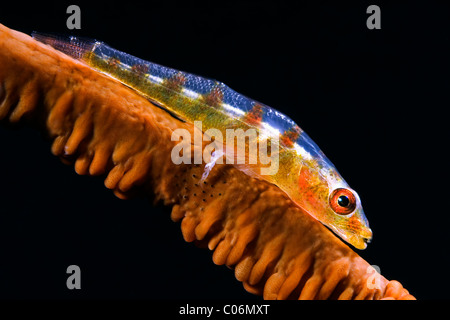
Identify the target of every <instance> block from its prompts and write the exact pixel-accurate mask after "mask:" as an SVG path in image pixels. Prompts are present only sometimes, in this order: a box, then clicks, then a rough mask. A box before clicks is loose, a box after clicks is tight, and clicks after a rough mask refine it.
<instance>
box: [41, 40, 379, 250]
mask: <svg viewBox="0 0 450 320" xmlns="http://www.w3.org/2000/svg"><path fill="white" fill-rule="evenodd" d="M33 37H34V38H35V39H36V40H38V41H41V42H43V43H45V44H48V45H50V46H52V47H54V48H55V49H57V50H60V51H62V52H64V53H66V54H67V55H69V56H71V57H73V58H75V59H78V60H81V61H83V62H84V63H86V64H87V65H89V66H90V67H92V68H93V69H95V70H97V71H99V72H102V73H105V74H107V75H109V76H111V77H113V78H115V79H117V80H119V81H121V82H122V83H124V84H125V85H127V86H129V87H131V88H133V89H134V90H136V91H137V92H139V93H140V94H141V95H143V96H145V97H147V98H148V99H149V100H151V101H152V102H154V103H156V104H157V105H159V106H160V107H162V108H164V109H166V110H168V111H170V112H171V113H173V114H174V115H176V116H177V117H179V118H180V119H182V120H184V121H186V122H189V123H193V124H194V122H195V123H200V121H201V126H202V127H201V129H202V130H203V131H207V130H209V129H217V130H219V131H221V132H225V131H226V130H227V129H242V130H244V131H246V130H248V129H254V130H256V132H257V133H258V135H257V137H256V138H253V139H256V140H257V141H256V142H257V144H259V145H261V144H266V146H267V145H269V147H270V148H271V150H272V153H276V155H277V161H278V165H277V168H276V169H277V170H276V171H273V172H270V173H269V174H261V173H260V172H259V169H261V167H262V165H261V164H260V163H258V161H256V163H255V162H253V163H254V164H253V165H251V163H252V162H251V161H247V164H246V163H245V162H244V163H243V164H242V162H241V164H239V165H236V167H237V168H238V169H240V170H242V171H244V172H245V173H247V174H249V175H252V176H254V177H256V178H259V179H264V180H266V181H268V182H270V183H273V184H275V185H277V186H278V187H279V188H280V189H282V190H283V191H284V192H285V193H286V194H287V195H288V196H289V197H290V198H291V199H292V200H293V201H294V202H295V203H296V204H297V205H298V206H299V207H301V208H302V209H303V210H305V211H306V212H308V213H309V214H310V215H311V216H313V217H314V218H316V219H317V220H319V221H320V222H322V223H323V224H324V225H325V226H327V227H328V228H330V229H331V230H332V231H333V232H335V233H336V234H337V235H339V236H340V237H341V238H342V239H343V240H345V241H347V242H348V243H350V244H352V245H353V246H355V247H356V248H359V249H364V248H365V247H366V246H367V242H369V241H370V239H371V237H372V232H371V230H370V228H369V225H368V222H367V219H366V217H365V215H364V212H363V210H362V206H361V202H360V199H359V196H358V195H357V193H356V192H355V191H354V190H352V189H351V188H350V187H349V186H348V184H347V183H346V182H345V181H344V179H343V178H342V177H341V176H340V174H339V173H338V172H337V170H336V169H335V167H334V166H333V164H332V163H331V162H330V161H329V160H328V159H327V158H326V156H325V155H324V154H323V152H322V151H321V150H320V149H319V147H318V146H317V145H316V144H315V143H314V142H313V141H312V140H311V138H310V137H309V136H308V135H307V134H306V133H305V132H304V131H303V130H301V129H300V127H299V126H298V125H297V124H296V123H295V122H294V121H293V120H291V119H290V118H289V117H287V116H285V115H284V114H282V113H280V112H278V111H277V110H275V109H273V108H271V107H269V106H266V105H264V104H262V103H260V102H257V101H255V100H252V99H250V98H248V97H246V96H244V95H242V94H240V93H238V92H236V91H234V90H232V89H231V88H229V87H228V86H227V85H225V84H224V83H222V82H218V81H215V80H211V79H206V78H203V77H200V76H197V75H194V74H191V73H187V72H182V71H179V70H175V69H172V68H168V67H164V66H161V65H159V64H156V63H152V62H148V61H145V60H142V59H139V58H136V57H134V56H132V55H129V54H127V53H124V52H121V51H118V50H116V49H113V48H111V47H109V46H108V45H106V44H105V43H103V42H99V41H95V40H86V39H80V38H75V37H68V38H65V39H62V38H59V37H54V36H50V35H44V34H38V33H34V34H33ZM223 136H225V133H224V134H223ZM251 139H252V138H250V137H249V141H248V142H247V144H246V146H247V147H246V148H245V150H246V151H248V150H247V149H248V144H249V143H250V142H251V141H250V140H251ZM233 141H234V140H233ZM274 141H275V142H274ZM227 143H228V142H227ZM275 144H276V147H277V148H274V147H275ZM229 150H230V149H225V151H224V152H225V156H226V157H232V158H235V157H236V154H233V155H231V154H230V151H229ZM275 150H276V151H275ZM227 153H228V154H227ZM272 155H273V154H272ZM337 190H338V191H340V190H343V191H345V192H350V194H349V196H348V197H350V200H351V201H353V202H354V203H353V205H354V208H353V210H352V211H351V212H349V213H348V214H342V212H343V211H342V210H341V211H342V212H341V211H339V210H337V209H342V208H339V206H338V207H337V208H336V207H333V206H336V204H335V202H336V203H339V205H340V204H342V203H344V204H345V195H344V198H342V196H340V197H339V198H336V199H337V200H336V199H334V198H333V197H334V195H335V194H336V191H337ZM348 197H347V200H348V199H349V198H348ZM334 200H336V201H334ZM341 200H342V201H341ZM343 201H344V202H343ZM344 209H345V208H344ZM347 211H348V210H347Z"/></svg>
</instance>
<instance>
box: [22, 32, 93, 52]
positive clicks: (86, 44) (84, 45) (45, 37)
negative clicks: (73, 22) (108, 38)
mask: <svg viewBox="0 0 450 320" xmlns="http://www.w3.org/2000/svg"><path fill="white" fill-rule="evenodd" d="M31 36H32V37H33V39H35V40H37V41H39V42H42V43H44V44H47V45H49V46H51V47H53V48H54V49H56V50H58V51H61V52H63V53H65V54H67V55H69V56H71V57H72V58H75V59H81V58H83V57H84V56H85V55H86V53H88V52H91V51H92V50H94V49H95V46H96V45H97V44H100V42H99V41H97V40H95V39H88V38H79V37H74V36H60V35H56V34H49V33H40V32H36V31H33V33H32V34H31Z"/></svg>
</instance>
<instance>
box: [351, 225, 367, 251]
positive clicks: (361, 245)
mask: <svg viewBox="0 0 450 320" xmlns="http://www.w3.org/2000/svg"><path fill="white" fill-rule="evenodd" d="M371 241H372V230H371V229H370V228H367V229H366V230H364V232H363V233H361V234H359V235H358V236H357V238H356V239H354V241H352V242H350V243H351V244H352V245H353V246H354V247H355V248H356V249H359V250H364V249H366V248H367V245H368V244H369V243H370V242H371Z"/></svg>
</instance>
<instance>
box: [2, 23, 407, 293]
mask: <svg viewBox="0 0 450 320" xmlns="http://www.w3.org/2000/svg"><path fill="white" fill-rule="evenodd" d="M0 65H1V68H0V119H2V121H9V122H12V123H16V122H18V121H21V120H24V121H28V122H31V123H33V124H36V125H38V126H39V127H40V128H42V129H43V130H44V131H45V132H46V134H47V135H48V137H49V138H50V139H51V140H52V141H53V145H52V153H53V154H54V155H56V156H59V157H60V158H61V159H62V160H63V161H64V162H67V163H74V165H75V170H76V172H77V173H78V174H82V175H87V174H88V175H103V174H104V175H106V179H105V186H106V187H107V188H109V189H112V190H113V191H114V193H115V194H116V195H117V196H118V197H120V198H128V197H129V196H130V195H132V194H134V193H135V192H136V191H140V192H147V193H152V194H154V197H155V199H156V200H160V201H162V202H163V203H164V204H165V205H167V206H172V214H171V218H172V220H174V221H181V230H182V233H183V236H184V239H185V240H186V241H188V242H193V241H195V242H196V243H197V244H198V245H199V246H207V247H208V248H209V249H210V250H214V254H213V261H214V263H216V264H218V265H223V264H225V265H227V266H229V267H232V268H234V270H235V275H236V278H237V279H238V280H239V281H242V282H243V285H244V287H245V289H246V290H247V291H249V292H251V293H254V294H262V295H263V296H264V298H265V299H383V298H384V299H414V297H413V296H412V295H410V294H409V293H408V291H407V290H406V289H404V288H403V287H402V285H401V284H400V283H399V282H397V281H388V280H387V279H385V278H384V277H382V276H381V275H380V276H378V279H377V281H376V283H377V285H372V284H373V280H374V279H373V277H374V274H373V273H371V272H368V270H369V269H370V265H369V264H368V263H367V262H366V261H364V260H363V259H362V258H361V257H359V256H358V255H357V254H356V253H355V252H353V251H352V250H351V249H350V248H349V247H348V246H347V245H345V244H343V243H342V242H341V240H339V239H338V238H337V237H336V236H335V235H334V234H333V233H331V232H330V231H329V230H328V229H327V228H325V227H324V226H323V225H322V224H320V223H319V222H318V221H316V220H314V219H313V218H312V217H311V216H309V215H308V214H306V213H305V212H303V211H302V210H301V209H300V208H298V207H297V206H296V205H295V204H294V203H293V202H292V201H291V200H289V198H288V197H287V196H286V195H285V194H284V193H283V192H282V191H281V190H280V189H279V188H277V187H275V186H274V185H271V184H269V183H267V182H264V181H260V180H257V179H254V178H251V177H249V176H247V175H245V174H244V173H242V172H241V171H239V170H237V169H235V168H233V167H232V166H230V165H216V167H215V169H214V170H213V171H211V173H210V175H209V177H208V179H207V180H206V181H204V182H203V185H202V186H200V185H199V184H198V179H197V178H198V177H200V176H201V175H202V172H203V166H201V165H175V164H173V163H172V161H171V160H170V154H171V152H170V151H171V150H172V148H173V146H174V145H175V142H172V141H171V134H172V132H173V131H174V130H175V129H177V128H184V129H186V130H188V131H191V132H192V131H193V128H192V127H191V126H189V125H187V124H185V123H182V122H181V121H179V120H177V119H175V118H173V117H172V116H171V115H170V114H168V113H167V112H165V111H163V110H161V109H159V108H158V107H156V106H154V105H152V104H151V103H150V102H149V101H148V100H146V99H145V98H143V97H142V96H140V95H138V94H137V93H136V92H134V91H133V90H131V89H130V88H127V87H125V86H123V85H122V84H121V83H119V82H117V81H115V80H113V79H111V78H109V77H107V76H105V75H102V74H100V73H98V72H96V71H94V70H92V69H90V68H89V67H87V66H85V65H84V64H82V63H80V62H77V61H76V60H73V59H71V58H69V57H68V56H66V55H64V54H62V53H60V52H58V51H56V50H54V49H51V48H50V47H48V46H45V45H43V44H41V43H38V42H36V41H35V40H33V39H32V38H30V37H29V36H27V35H24V34H22V33H19V32H16V31H13V30H10V29H8V28H6V27H4V26H1V25H0ZM199 147H202V146H198V145H192V148H199Z"/></svg>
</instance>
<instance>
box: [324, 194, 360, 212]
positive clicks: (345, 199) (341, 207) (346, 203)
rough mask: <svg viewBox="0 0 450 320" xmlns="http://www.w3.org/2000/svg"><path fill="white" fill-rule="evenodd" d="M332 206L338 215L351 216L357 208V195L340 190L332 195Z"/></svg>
mask: <svg viewBox="0 0 450 320" xmlns="http://www.w3.org/2000/svg"><path fill="white" fill-rule="evenodd" d="M330 206H331V209H333V211H334V212H336V213H337V214H341V215H347V214H350V213H352V212H353V211H354V210H355V208H356V198H355V195H354V194H353V193H352V192H351V191H350V190H348V189H344V188H338V189H336V190H334V191H333V192H332V193H331V195H330Z"/></svg>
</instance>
